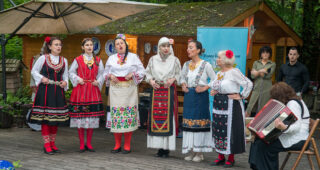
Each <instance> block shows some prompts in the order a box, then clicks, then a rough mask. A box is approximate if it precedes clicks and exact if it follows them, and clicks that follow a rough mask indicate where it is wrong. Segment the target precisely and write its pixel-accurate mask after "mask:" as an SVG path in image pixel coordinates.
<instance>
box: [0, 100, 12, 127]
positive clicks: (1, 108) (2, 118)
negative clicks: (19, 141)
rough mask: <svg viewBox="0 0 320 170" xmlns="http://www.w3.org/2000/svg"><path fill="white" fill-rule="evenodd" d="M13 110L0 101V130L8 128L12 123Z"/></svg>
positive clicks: (7, 104)
mask: <svg viewBox="0 0 320 170" xmlns="http://www.w3.org/2000/svg"><path fill="white" fill-rule="evenodd" d="M13 115H14V109H13V107H12V106H11V105H10V104H9V103H7V102H4V100H2V99H1V100H0V128H10V127H11V125H12V122H13Z"/></svg>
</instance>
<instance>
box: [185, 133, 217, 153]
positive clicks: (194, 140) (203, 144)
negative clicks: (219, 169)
mask: <svg viewBox="0 0 320 170" xmlns="http://www.w3.org/2000/svg"><path fill="white" fill-rule="evenodd" d="M212 148H213V140H212V133H211V132H189V131H183V139H182V153H183V154H186V153H188V152H190V151H193V152H212Z"/></svg>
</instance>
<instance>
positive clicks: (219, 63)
mask: <svg viewBox="0 0 320 170" xmlns="http://www.w3.org/2000/svg"><path fill="white" fill-rule="evenodd" d="M216 62H217V65H218V66H219V67H222V66H224V61H223V60H222V57H221V55H218V58H217V61H216Z"/></svg>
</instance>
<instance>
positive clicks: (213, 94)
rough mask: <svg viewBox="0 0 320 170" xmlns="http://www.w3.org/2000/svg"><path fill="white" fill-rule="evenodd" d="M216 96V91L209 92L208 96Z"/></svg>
mask: <svg viewBox="0 0 320 170" xmlns="http://www.w3.org/2000/svg"><path fill="white" fill-rule="evenodd" d="M216 94H218V91H217V90H211V91H210V95H211V96H215V95H216Z"/></svg>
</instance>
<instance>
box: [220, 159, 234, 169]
mask: <svg viewBox="0 0 320 170" xmlns="http://www.w3.org/2000/svg"><path fill="white" fill-rule="evenodd" d="M233 165H234V161H232V162H231V161H229V160H228V161H227V162H226V163H225V164H224V165H223V167H225V168H231V167H233Z"/></svg>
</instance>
